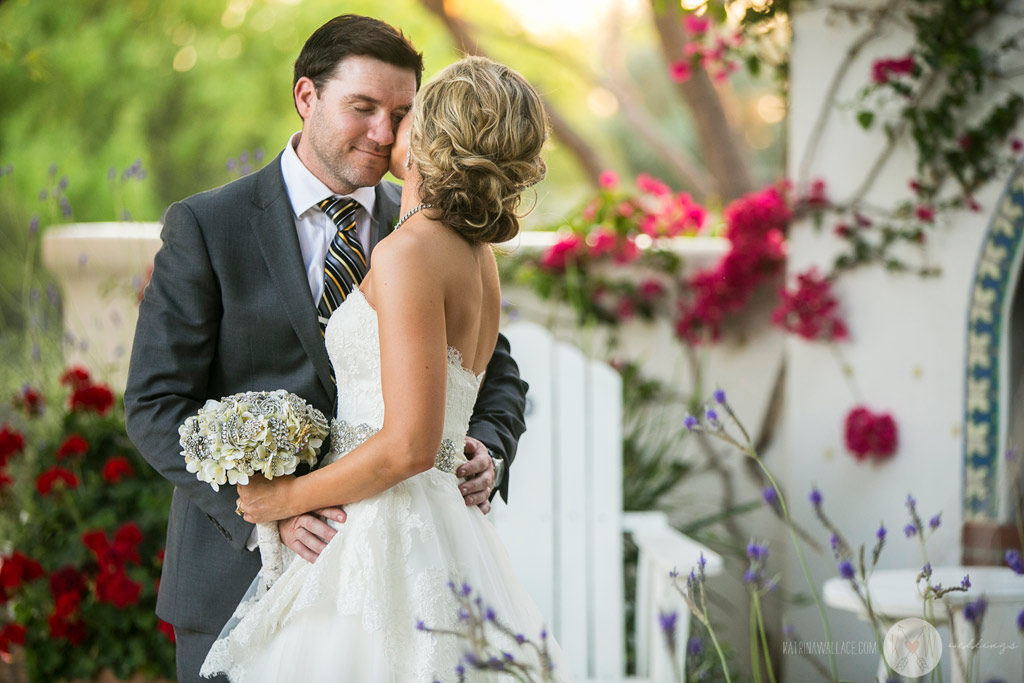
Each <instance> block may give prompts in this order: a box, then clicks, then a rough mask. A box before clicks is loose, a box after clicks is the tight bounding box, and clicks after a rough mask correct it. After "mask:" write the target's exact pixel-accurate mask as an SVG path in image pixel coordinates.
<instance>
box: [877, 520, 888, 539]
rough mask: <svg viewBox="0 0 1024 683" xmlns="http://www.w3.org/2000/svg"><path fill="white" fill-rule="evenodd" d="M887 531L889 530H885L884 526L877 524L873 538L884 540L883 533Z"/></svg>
mask: <svg viewBox="0 0 1024 683" xmlns="http://www.w3.org/2000/svg"><path fill="white" fill-rule="evenodd" d="M887 533H889V532H888V531H886V530H885V527H884V526H883V525H881V524H880V525H879V526H878V531H876V532H875V538H877V539H878V540H879V541H884V540H885V535H886V534H887Z"/></svg>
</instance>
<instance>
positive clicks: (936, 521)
mask: <svg viewBox="0 0 1024 683" xmlns="http://www.w3.org/2000/svg"><path fill="white" fill-rule="evenodd" d="M940 524H942V513H941V512H940V513H939V514H937V515H935V516H934V517H932V518H931V519H929V520H928V528H929V529H931V530H932V531H935V530H936V529H938V528H939V525H940Z"/></svg>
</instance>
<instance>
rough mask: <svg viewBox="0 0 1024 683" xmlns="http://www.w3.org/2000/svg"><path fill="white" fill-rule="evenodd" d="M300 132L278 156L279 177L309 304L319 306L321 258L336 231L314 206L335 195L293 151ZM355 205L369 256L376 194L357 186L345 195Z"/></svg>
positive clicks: (358, 222)
mask: <svg viewBox="0 0 1024 683" xmlns="http://www.w3.org/2000/svg"><path fill="white" fill-rule="evenodd" d="M300 135H301V131H300V132H297V133H295V134H294V135H292V137H291V139H290V140H288V144H287V145H285V148H284V154H282V155H281V174H282V175H283V176H284V186H285V189H286V190H287V192H288V200H289V201H290V202H291V205H292V217H293V218H294V219H295V231H296V232H297V233H298V236H299V250H300V251H301V252H302V265H303V266H305V268H306V278H307V279H308V280H309V291H310V293H311V294H312V295H313V301H314V302H315V303H316V304H319V303H320V297H321V296H323V293H324V258H325V257H326V256H327V248H328V247H329V246H330V245H331V240H333V239H334V235H335V234H337V232H338V228H337V226H336V225H335V224H334V221H332V220H331V219H330V218H328V217H327V214H325V213H324V212H323V211H321V210H320V209H318V208H317V206H316V205H317V204H318V203H320V202H322V201H323V200H324V199H326V198H327V197H331V196H336V195H334V193H333V192H331V190H330V189H329V188H328V187H327V186H326V185H324V184H323V182H321V181H320V179H319V178H317V177H316V176H315V175H313V174H312V172H310V170H309V169H308V168H306V166H305V164H303V163H302V160H300V159H299V155H298V154H296V152H295V148H296V147H297V146H298V144H299V136H300ZM344 196H346V197H351V198H352V199H354V200H356V201H357V202H358V203H359V208H358V209H356V232H357V234H358V235H359V242H360V244H362V245H363V250H364V251H365V252H366V253H367V255H369V253H370V223H371V221H370V216H372V215H373V205H374V202H375V200H376V198H377V192H376V190H374V188H372V187H360V188H359V189H357V190H356V191H355V192H353V193H352V194H349V195H344Z"/></svg>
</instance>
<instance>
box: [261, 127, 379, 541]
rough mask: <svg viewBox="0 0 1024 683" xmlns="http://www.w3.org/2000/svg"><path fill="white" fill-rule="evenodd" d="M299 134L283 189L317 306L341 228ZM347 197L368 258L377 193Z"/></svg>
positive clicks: (291, 145)
mask: <svg viewBox="0 0 1024 683" xmlns="http://www.w3.org/2000/svg"><path fill="white" fill-rule="evenodd" d="M299 135H301V131H300V132H297V133H295V134H294V135H292V137H291V139H289V140H288V144H287V145H285V147H284V153H283V154H282V155H281V175H283V176H284V187H285V190H286V191H287V192H288V201H290V202H291V205H292V218H294V219H295V231H296V233H298V236H299V251H301V252H302V265H303V266H304V267H305V269H306V278H307V280H308V281H309V291H310V293H311V294H312V295H313V302H314V304H313V305H314V306H316V305H317V304H319V303H320V297H321V296H323V293H324V258H325V257H326V256H327V248H328V247H329V246H331V240H333V239H334V235H335V234H337V232H338V226H336V225H335V224H334V221H332V220H331V219H330V218H328V217H327V214H325V213H324V212H323V211H321V210H320V209H319V208H317V204H319V203H320V202H322V201H323V200H324V199H326V198H327V197H331V196H335V195H334V193H333V192H331V190H330V189H329V188H328V187H327V186H326V185H324V184H323V183H322V182H321V181H320V179H319V178H317V177H316V176H315V175H313V173H312V172H310V170H309V169H308V168H306V165H305V164H303V163H302V160H301V159H299V155H298V154H296V152H295V148H296V147H297V146H298V144H299ZM345 196H347V197H351V198H352V199H354V200H356V201H357V202H359V207H360V208H358V209H356V232H357V233H358V235H359V242H360V244H362V245H363V250H364V251H365V252H366V253H367V255H369V253H370V223H371V221H370V216H372V215H373V205H374V202H375V201H376V199H377V192H376V190H374V189H373V188H372V187H360V188H359V189H357V190H356V191H355V192H353V193H352V194H350V195H345ZM256 545H257V538H256V529H253V530H252V532H251V533H250V534H249V540H248V542H247V543H246V547H247V548H248V549H249V550H255V549H256Z"/></svg>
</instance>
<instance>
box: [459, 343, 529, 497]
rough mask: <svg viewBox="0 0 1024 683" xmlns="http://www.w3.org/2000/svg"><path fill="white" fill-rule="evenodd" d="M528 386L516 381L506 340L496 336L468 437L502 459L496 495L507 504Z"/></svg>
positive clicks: (523, 429) (516, 369) (517, 367)
mask: <svg viewBox="0 0 1024 683" xmlns="http://www.w3.org/2000/svg"><path fill="white" fill-rule="evenodd" d="M528 388H529V386H528V385H527V384H526V382H524V381H523V380H522V379H521V378H520V377H519V366H518V365H516V362H515V360H513V359H512V354H511V351H510V349H509V344H508V340H507V339H506V338H505V336H504V335H501V334H499V335H498V343H497V344H496V345H495V347H494V354H493V355H492V356H491V360H490V362H489V363H488V364H487V374H486V375H484V383H483V386H481V387H480V394H479V395H478V396H477V401H476V406H475V407H474V408H473V417H472V418H471V419H470V422H469V435H470V436H472V437H474V438H476V439H479V440H480V441H481V442H483V444H484V445H485V446H487V447H488V448H490V449H491V451H492V452H493V453H494V455H497V456H501V457H502V458H504V459H505V465H506V467H505V476H504V477H503V478H502V481H501V483H500V485H499V486H498V488H497V489H496V492H497V491H500V493H501V497H502V498H504V499H505V501H506V502H507V501H508V480H509V473H510V471H511V469H512V461H513V460H514V459H515V457H516V447H517V446H518V444H519V437H520V436H522V434H523V432H524V431H526V422H525V413H526V390H527V389H528Z"/></svg>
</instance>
